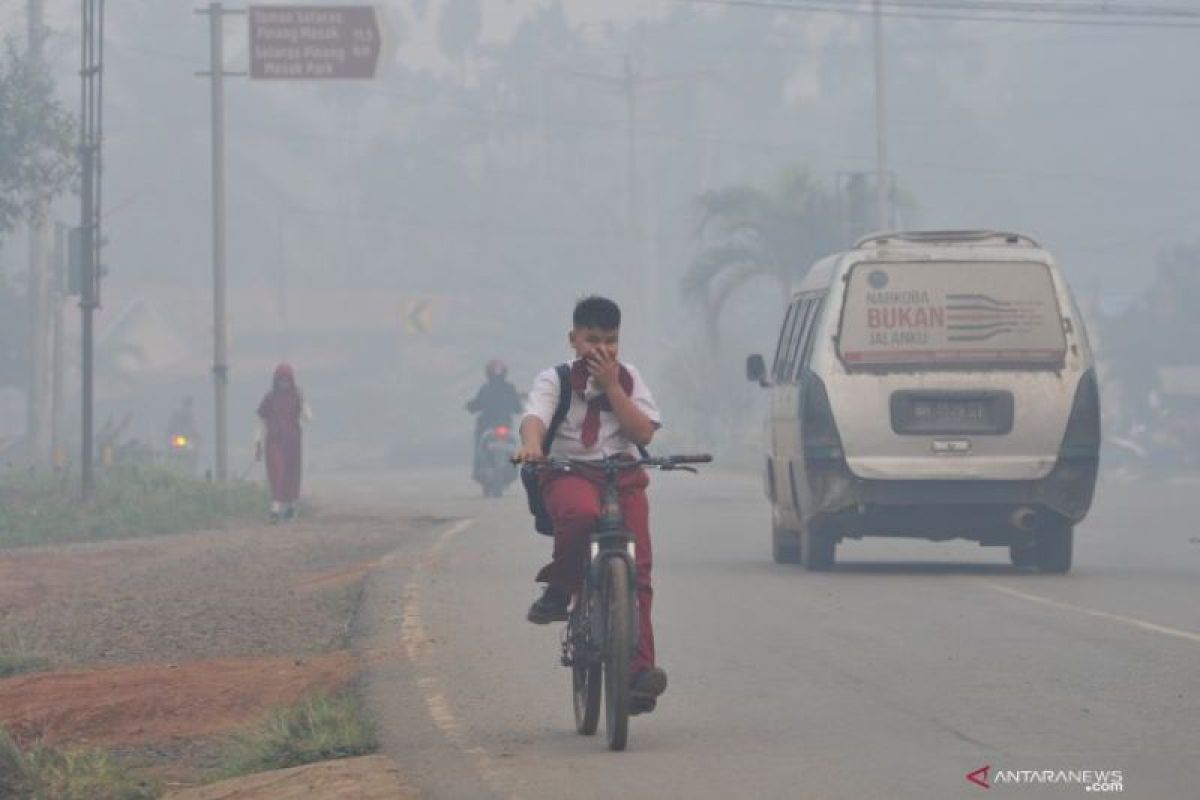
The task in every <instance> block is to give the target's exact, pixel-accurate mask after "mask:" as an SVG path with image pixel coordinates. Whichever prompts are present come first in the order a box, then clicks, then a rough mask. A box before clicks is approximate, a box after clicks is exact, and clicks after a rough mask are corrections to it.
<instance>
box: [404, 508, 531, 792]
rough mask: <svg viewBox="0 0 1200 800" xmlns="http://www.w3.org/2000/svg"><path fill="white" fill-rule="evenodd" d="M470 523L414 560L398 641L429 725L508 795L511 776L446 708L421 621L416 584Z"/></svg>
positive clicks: (449, 530)
mask: <svg viewBox="0 0 1200 800" xmlns="http://www.w3.org/2000/svg"><path fill="white" fill-rule="evenodd" d="M474 523H475V520H473V519H465V520H460V521H459V522H457V523H455V524H454V525H451V526H450V527H449V528H447V529H446V530H445V531H443V532H442V534H441V535H440V536H439V537H438V539H437V541H436V542H434V544H433V546H432V547H431V548H430V549H429V552H428V556H427V557H426V558H421V559H418V560H417V562H416V563H415V564H414V565H413V568H412V572H411V574H410V575H409V586H408V588H407V589H406V590H405V592H404V606H403V612H402V613H401V618H400V638H401V641H402V642H403V643H404V652H405V653H406V654H407V655H408V658H409V660H410V661H412V662H413V664H414V665H416V667H417V669H418V673H419V677H418V678H417V685H418V686H420V687H421V694H422V695H424V698H425V706H426V708H427V710H428V711H429V717H430V719H432V720H433V724H434V725H436V726H437V729H438V730H439V731H441V733H442V735H443V736H445V737H446V739H447V740H448V741H450V743H451V744H453V745H454V746H455V747H457V748H458V749H459V750H461V751H462V752H463V753H465V754H466V755H468V756H469V757H471V758H472V759H474V761H475V766H476V769H477V770H478V771H479V774H480V776H481V777H482V778H483V780H484V782H486V783H487V784H488V785H489V786H490V787H491V788H492V789H493V790H495V791H497V792H498V793H500V794H507V793H509V792H511V789H509V788H508V787H509V785H511V783H512V782H513V779H514V777H515V776H513V775H511V774H510V773H509V770H507V769H506V768H504V767H502V766H501V765H500V764H499V763H498V762H497V761H496V760H495V759H494V758H492V757H491V755H489V754H488V752H487V750H485V749H484V748H482V747H477V746H474V745H472V744H471V742H470V741H469V739H468V737H467V735H466V732H465V730H464V729H463V726H462V723H460V722H459V721H458V718H457V717H456V716H455V715H454V710H453V709H452V708H451V707H450V701H449V699H448V696H447V693H446V690H445V688H444V687H443V686H442V682H441V680H440V679H439V677H438V673H437V669H436V666H435V665H434V664H433V663H432V662H431V653H430V649H431V643H432V641H433V640H432V638H431V637H430V636H429V631H428V630H427V629H426V628H425V623H424V621H423V620H422V618H421V591H420V583H421V578H422V575H423V573H424V571H425V569H426V568H427V567H428V566H429V565H430V564H432V563H434V562H435V561H436V560H437V558H438V556H440V555H441V553H442V551H444V550H445V548H446V546H447V545H449V544H450V542H451V540H453V539H454V537H455V536H457V535H458V534H460V533H462V532H463V531H465V530H466V529H467V528H469V527H471V525H473V524H474ZM509 796H510V797H517V796H518V795H515V794H509Z"/></svg>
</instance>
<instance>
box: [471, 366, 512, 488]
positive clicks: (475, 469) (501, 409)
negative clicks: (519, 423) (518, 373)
mask: <svg viewBox="0 0 1200 800" xmlns="http://www.w3.org/2000/svg"><path fill="white" fill-rule="evenodd" d="M483 374H484V376H485V377H486V380H485V381H484V383H483V386H481V387H479V391H478V392H476V393H475V397H474V398H473V399H472V400H470V401H468V402H467V411H469V412H470V413H472V414H476V415H478V416H476V418H475V436H474V438H472V439H471V454H472V464H473V466H472V468H471V476H472V477H473V478H474V479H476V480H478V479H479V461H480V459H479V439H480V437H481V436H482V435H483V432H484V431H486V430H488V429H489V428H494V427H497V426H500V425H504V426H508V427H511V426H512V418H513V415H514V414H519V413H520V412H521V411H522V410H523V409H524V403H523V402H522V400H521V396H520V395H519V394H517V389H516V387H515V386H513V385H512V384H511V383H509V382H508V366H507V365H506V364H505V363H504V362H503V361H501V360H500V359H498V358H494V359H492V360H491V361H489V362H488V363H487V366H485V367H484V371H483Z"/></svg>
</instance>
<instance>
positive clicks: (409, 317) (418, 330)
mask: <svg viewBox="0 0 1200 800" xmlns="http://www.w3.org/2000/svg"><path fill="white" fill-rule="evenodd" d="M432 330H433V306H432V305H431V304H430V302H429V301H428V300H409V301H408V302H406V303H405V304H404V332H405V333H409V334H414V335H416V334H426V333H429V332H430V331H432Z"/></svg>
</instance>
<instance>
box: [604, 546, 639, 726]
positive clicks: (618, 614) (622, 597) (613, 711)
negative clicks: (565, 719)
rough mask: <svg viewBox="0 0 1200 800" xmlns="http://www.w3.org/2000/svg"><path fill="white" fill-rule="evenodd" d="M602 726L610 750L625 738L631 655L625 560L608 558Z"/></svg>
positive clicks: (629, 589)
mask: <svg viewBox="0 0 1200 800" xmlns="http://www.w3.org/2000/svg"><path fill="white" fill-rule="evenodd" d="M603 574H604V578H603V581H604V584H603V586H604V595H603V596H604V600H605V620H604V624H605V627H604V634H605V635H604V650H605V654H604V730H605V733H606V734H607V735H608V748H609V749H610V750H624V749H625V743H626V742H627V741H628V739H629V663H630V660H631V659H632V658H633V587H632V586H631V585H630V580H629V564H628V563H627V562H626V561H625V559H623V558H610V559H608V561H607V563H605V565H604V573H603Z"/></svg>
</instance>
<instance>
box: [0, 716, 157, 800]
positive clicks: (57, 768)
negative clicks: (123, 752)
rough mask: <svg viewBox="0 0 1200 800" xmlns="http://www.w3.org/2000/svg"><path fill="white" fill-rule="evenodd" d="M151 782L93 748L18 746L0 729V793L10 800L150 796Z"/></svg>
mask: <svg viewBox="0 0 1200 800" xmlns="http://www.w3.org/2000/svg"><path fill="white" fill-rule="evenodd" d="M160 794H161V791H160V789H159V786H158V785H157V784H156V783H152V782H147V781H144V780H141V779H139V778H135V777H134V776H132V775H131V774H130V773H129V772H128V771H126V770H125V769H124V768H122V767H121V766H120V765H118V764H117V763H116V762H115V761H113V760H112V759H111V758H110V757H109V756H108V755H106V754H105V753H103V752H102V751H99V750H82V749H73V750H58V749H55V748H52V747H41V746H38V747H34V748H31V749H29V750H25V751H22V750H21V748H19V747H17V745H16V743H15V742H14V741H13V740H12V738H11V737H10V736H9V735H8V734H7V733H6V732H5V731H4V730H3V729H0V797H4V798H13V800H17V799H18V798H19V799H20V800H26V799H28V800H154V798H157V797H159V796H160Z"/></svg>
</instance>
